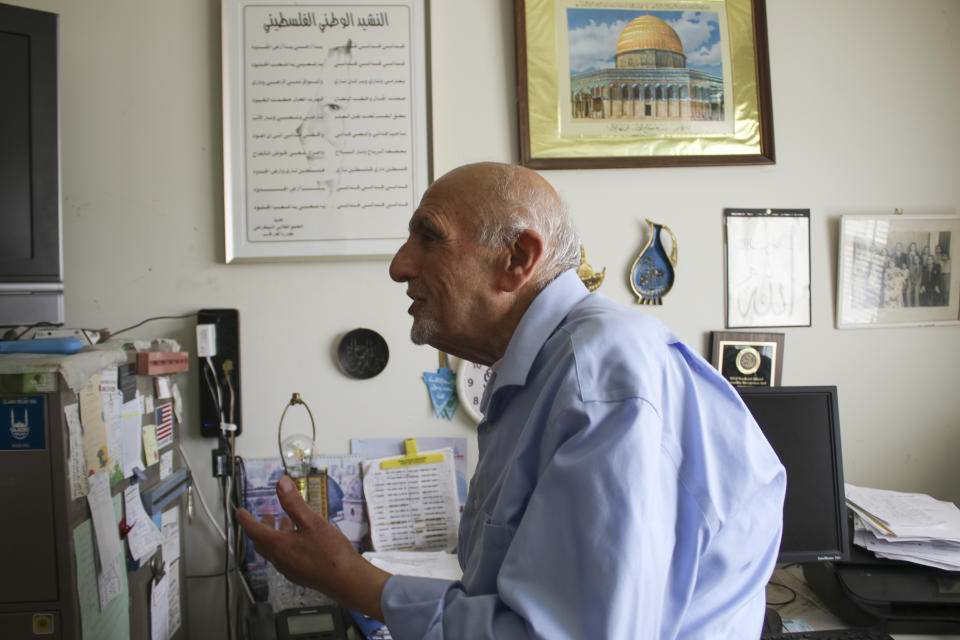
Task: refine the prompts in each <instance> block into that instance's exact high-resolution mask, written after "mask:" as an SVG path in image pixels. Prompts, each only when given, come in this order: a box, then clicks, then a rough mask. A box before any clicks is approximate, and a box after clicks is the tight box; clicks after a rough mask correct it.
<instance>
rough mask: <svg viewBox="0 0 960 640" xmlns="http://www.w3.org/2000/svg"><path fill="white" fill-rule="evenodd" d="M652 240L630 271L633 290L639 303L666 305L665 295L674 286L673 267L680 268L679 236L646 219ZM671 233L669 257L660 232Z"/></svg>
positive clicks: (649, 240) (648, 242) (648, 241)
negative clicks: (677, 266)
mask: <svg viewBox="0 0 960 640" xmlns="http://www.w3.org/2000/svg"><path fill="white" fill-rule="evenodd" d="M646 222H647V226H649V227H650V237H649V238H648V239H647V244H646V246H644V247H643V250H642V251H641V252H640V255H639V256H637V259H636V260H634V262H633V266H632V267H631V268H630V288H631V289H633V292H634V293H635V294H637V302H638V303H640V304H663V296H665V295H667V293H668V292H669V291H670V288H671V287H673V280H674V267H675V266H676V265H677V237H676V236H675V235H673V231H670V228H669V227H667V226H666V225H662V224H658V223H656V222H651V221H650V220H647V221H646ZM661 229H662V230H664V231H666V232H667V233H669V234H670V245H671V248H670V254H669V255H667V251H666V249H664V248H663V242H662V241H661V239H660V231H661Z"/></svg>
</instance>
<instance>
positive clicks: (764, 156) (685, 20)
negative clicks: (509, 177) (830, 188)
mask: <svg viewBox="0 0 960 640" xmlns="http://www.w3.org/2000/svg"><path fill="white" fill-rule="evenodd" d="M514 6H515V20H516V34H517V86H518V122H519V130H520V160H521V163H522V164H524V165H525V166H528V167H531V168H534V169H569V168H594V169H598V168H609V167H642V166H651V167H669V166H689V165H730V164H772V163H773V162H774V159H775V157H774V146H773V119H772V118H773V116H772V108H771V100H770V65H769V60H768V55H767V25H766V6H765V2H764V0H702V1H696V0H690V1H684V2H675V1H674V0H648V1H646V2H643V3H638V2H636V1H635V0H605V1H604V2H601V3H595V2H582V1H581V0H517V2H516V3H515V5H514Z"/></svg>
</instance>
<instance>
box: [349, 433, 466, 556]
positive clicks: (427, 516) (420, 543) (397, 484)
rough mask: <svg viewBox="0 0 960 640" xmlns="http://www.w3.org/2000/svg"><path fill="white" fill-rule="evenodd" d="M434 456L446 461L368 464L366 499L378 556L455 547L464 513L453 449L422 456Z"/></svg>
mask: <svg viewBox="0 0 960 640" xmlns="http://www.w3.org/2000/svg"><path fill="white" fill-rule="evenodd" d="M432 454H440V455H442V460H440V461H439V462H428V463H425V464H409V465H401V466H396V467H389V466H388V467H387V468H384V467H383V466H382V465H381V463H382V462H384V461H388V460H394V459H395V458H376V459H373V460H365V461H364V462H363V493H364V497H365V498H366V501H367V513H368V514H369V517H370V538H371V542H372V543H373V548H374V549H375V550H376V551H388V550H392V549H419V550H430V549H446V550H448V551H452V550H453V549H454V548H455V547H456V544H457V527H458V524H459V520H460V509H459V501H458V500H457V485H456V479H455V477H454V472H453V449H449V448H447V449H440V450H438V451H424V452H421V453H420V454H418V455H421V456H428V455H432Z"/></svg>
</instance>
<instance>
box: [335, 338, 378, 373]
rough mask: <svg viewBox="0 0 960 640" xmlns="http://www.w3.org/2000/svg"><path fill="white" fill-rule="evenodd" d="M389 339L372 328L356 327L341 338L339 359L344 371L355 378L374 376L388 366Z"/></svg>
mask: <svg viewBox="0 0 960 640" xmlns="http://www.w3.org/2000/svg"><path fill="white" fill-rule="evenodd" d="M389 358H390V350H389V349H387V341H386V340H384V339H383V336H381V335H380V334H379V333H377V332H376V331H373V330H372V329H354V330H353V331H350V332H348V333H347V334H346V335H345V336H343V338H341V339H340V344H339V345H338V346H337V360H338V361H339V362H340V368H342V369H343V371H344V373H346V374H347V375H348V376H351V377H354V378H361V379H366V378H372V377H374V376H375V375H377V374H378V373H380V372H381V371H383V369H384V367H386V366H387V360H388V359H389Z"/></svg>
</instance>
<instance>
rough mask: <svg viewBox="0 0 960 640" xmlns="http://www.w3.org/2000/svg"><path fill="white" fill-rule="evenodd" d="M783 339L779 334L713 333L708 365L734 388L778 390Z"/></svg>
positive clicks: (781, 368) (781, 370)
mask: <svg viewBox="0 0 960 640" xmlns="http://www.w3.org/2000/svg"><path fill="white" fill-rule="evenodd" d="M783 339H784V334H782V333H754V332H747V331H713V332H711V342H712V343H713V344H712V354H711V358H710V362H711V363H712V364H713V366H714V367H716V368H717V371H719V372H720V374H721V375H722V376H723V377H724V378H726V379H727V380H728V381H729V382H730V384H732V385H733V386H735V387H778V386H780V379H781V376H782V375H783Z"/></svg>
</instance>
